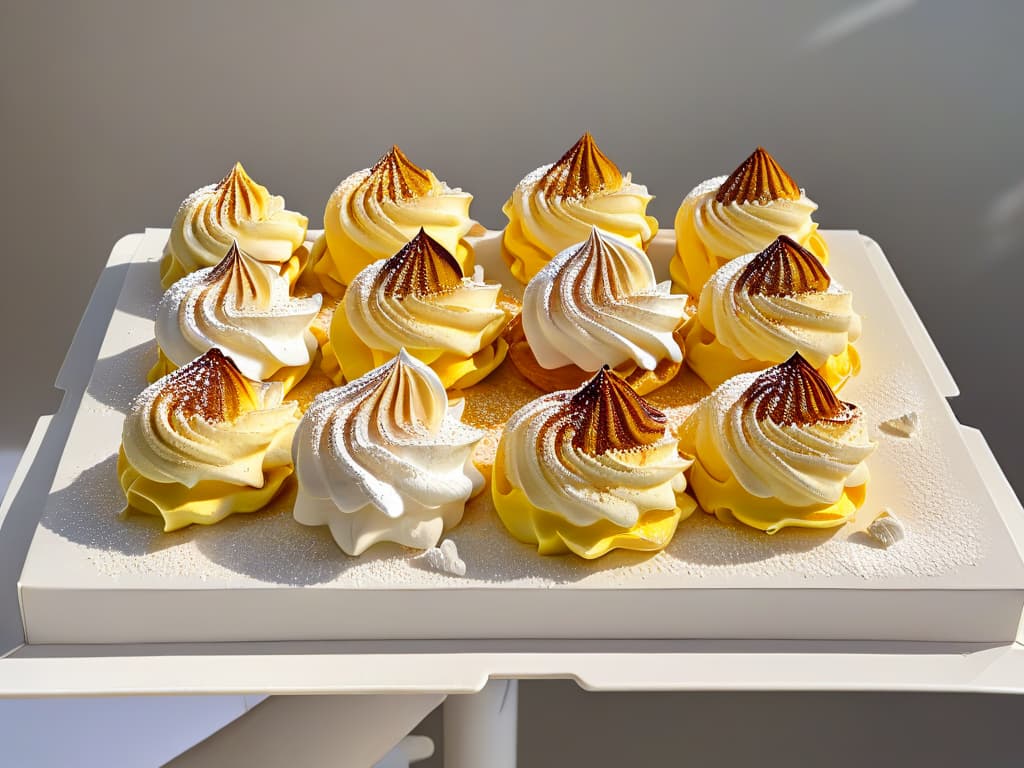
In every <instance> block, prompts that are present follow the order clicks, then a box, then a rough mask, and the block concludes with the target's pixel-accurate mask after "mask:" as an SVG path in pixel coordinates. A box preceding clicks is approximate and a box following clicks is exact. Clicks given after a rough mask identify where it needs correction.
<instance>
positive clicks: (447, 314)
mask: <svg viewBox="0 0 1024 768" xmlns="http://www.w3.org/2000/svg"><path fill="white" fill-rule="evenodd" d="M517 309H518V307H517V306H516V302H515V300H514V299H512V298H511V297H510V296H507V295H503V294H502V291H501V285H499V284H498V283H493V282H484V281H482V280H478V279H476V278H471V277H463V273H462V267H461V266H460V265H459V263H458V261H457V260H456V259H455V258H454V256H452V254H451V253H449V252H448V251H447V250H445V248H444V246H443V245H441V243H439V242H438V241H436V240H435V239H434V238H432V237H431V236H430V235H428V234H427V233H426V231H425V230H422V229H421V230H420V231H419V233H418V234H417V235H416V236H415V237H413V238H412V240H410V241H409V242H408V243H406V244H405V245H404V246H403V247H402V249H401V250H399V251H398V253H396V254H395V255H394V256H392V257H391V258H389V259H386V260H384V261H375V262H374V263H372V264H370V265H369V266H367V267H366V268H365V269H364V270H362V271H361V272H360V273H359V274H358V275H356V277H355V279H354V280H353V281H352V284H351V285H350V286H349V287H348V290H347V291H346V292H345V296H344V298H343V299H342V303H341V304H340V305H339V306H338V308H337V310H336V311H335V313H334V317H333V319H332V320H331V326H330V331H329V334H328V341H327V343H326V344H325V345H324V347H323V363H322V365H323V369H324V372H325V373H327V375H328V376H330V377H331V378H332V380H333V381H334V383H335V384H341V383H342V382H343V381H351V380H353V379H357V378H359V377H360V376H362V375H363V374H365V373H366V372H368V371H370V370H372V369H374V368H377V367H378V366H380V365H383V364H384V363H385V362H387V361H388V360H390V359H391V358H392V357H394V356H395V355H396V354H398V351H399V350H400V349H404V350H405V351H406V352H407V353H408V354H410V355H412V356H413V357H416V358H418V359H419V360H421V361H423V362H424V363H426V364H427V365H429V366H430V367H431V368H432V369H433V370H434V372H435V373H436V374H437V375H438V376H439V377H440V379H441V383H442V384H444V386H445V388H447V389H453V388H454V389H459V388H464V387H468V386H471V385H473V384H476V383H477V382H479V381H481V380H482V379H483V378H484V377H486V376H487V375H488V374H489V373H490V372H491V371H493V370H494V369H495V368H497V367H498V365H500V364H501V362H502V361H503V360H504V359H505V354H506V352H507V351H508V343H507V342H506V341H505V339H504V338H502V335H501V334H502V332H503V331H504V330H505V327H506V326H507V325H508V322H509V320H510V319H511V316H512V314H513V312H514V311H515V310H517Z"/></svg>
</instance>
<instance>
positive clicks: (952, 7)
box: [0, 0, 1024, 766]
mask: <svg viewBox="0 0 1024 768" xmlns="http://www.w3.org/2000/svg"><path fill="white" fill-rule="evenodd" d="M482 6H483V4H480V5H478V4H474V3H464V4H463V3H453V2H446V1H445V0H434V2H430V3H418V4H413V3H392V2H376V3H372V4H365V5H363V6H359V7H356V6H350V5H349V4H345V3H330V2H319V3H278V4H274V5H266V6H264V5H262V4H254V3H244V2H241V1H240V0H239V1H237V2H217V3H200V2H176V3H161V4H157V3H149V4H137V3H132V2H128V1H127V0H123V1H121V2H104V1H102V0H96V1H94V2H89V3H72V2H63V3H56V2H46V1H45V0H44V1H42V2H32V3H28V2H23V3H17V4H7V5H6V7H5V8H4V10H3V12H2V23H0V104H3V116H4V120H3V134H2V136H3V141H4V145H5V149H6V151H5V152H4V162H3V175H4V179H3V184H2V186H0V190H2V191H0V195H2V196H3V205H2V210H3V211H4V221H5V222H6V227H5V235H6V239H5V258H4V279H3V281H0V327H2V328H3V329H4V331H3V332H2V333H0V359H2V360H3V361H5V363H6V365H5V368H4V373H5V375H4V377H3V385H2V387H3V389H2V392H3V394H4V397H3V398H0V448H19V447H20V446H21V445H23V443H24V442H25V441H26V440H27V438H28V435H29V432H30V430H31V427H32V425H33V424H34V422H35V419H36V418H37V416H38V415H39V414H40V413H42V412H44V411H46V410H49V409H51V408H52V407H53V403H54V395H53V391H52V382H53V379H54V376H55V375H56V372H57V369H58V367H59V365H60V362H61V360H62V358H63V355H64V352H65V350H66V349H67V346H68V344H69V343H70V340H71V337H72V334H73V332H74V329H75V327H76V324H77V322H78V319H79V317H80V316H81V314H82V311H83V310H84V308H85V306H86V303H87V301H88V297H89V293H90V291H91V289H92V286H93V285H94V284H95V282H96V279H97V277H98V276H99V274H100V271H101V269H102V267H103V265H104V263H105V261H106V259H107V256H108V254H109V252H110V248H111V247H112V245H113V244H114V242H115V241H116V240H117V239H118V238H119V237H120V236H121V235H123V234H125V233H127V232H135V231H141V230H142V229H143V228H144V227H146V226H168V225H169V224H170V221H171V219H172V217H173V215H174V212H175V210H176V208H177V205H178V203H179V202H180V201H181V199H182V198H183V197H185V196H186V195H187V194H188V193H189V192H191V191H192V190H193V189H195V188H197V187H199V186H202V185H204V184H207V183H211V182H214V181H216V180H218V179H219V178H220V177H221V176H222V175H223V174H224V173H225V172H226V171H227V170H228V168H229V167H230V166H231V164H232V163H233V162H234V161H236V160H241V161H243V162H244V163H245V165H246V167H247V169H248V170H249V171H250V172H251V174H252V175H253V176H254V178H256V179H257V180H258V181H260V182H262V183H264V184H266V185H267V186H269V187H270V189H271V190H272V191H273V192H275V193H278V194H283V195H285V197H286V198H287V201H288V204H289V207H290V208H292V209H295V210H300V211H303V212H305V213H307V214H308V215H309V216H310V219H311V225H312V226H314V227H318V226H320V222H321V220H322V219H321V216H322V211H323V205H324V203H325V201H326V199H327V196H328V195H329V193H330V192H331V190H332V189H333V188H334V186H335V185H336V184H337V182H338V181H340V180H341V179H342V178H343V177H344V176H346V175H347V174H348V173H350V172H351V171H353V170H356V169H359V168H364V167H366V166H368V165H370V164H372V162H373V161H374V160H375V159H376V158H377V156H379V155H380V154H381V153H382V152H384V151H385V150H386V149H387V148H388V146H389V145H390V144H391V143H398V144H400V145H401V146H402V147H403V149H405V150H406V151H407V153H408V154H409V155H410V157H411V158H412V159H413V160H414V161H415V162H417V163H419V164H421V165H424V166H426V167H429V168H431V169H432V170H434V171H436V172H437V173H438V175H439V176H440V177H441V178H443V179H446V180H447V181H449V182H450V183H451V184H453V185H459V186H462V187H463V188H465V189H467V190H468V191H470V192H472V193H473V194H474V195H475V201H474V204H473V208H472V213H473V215H474V216H475V217H476V218H477V219H479V220H480V221H481V222H483V223H484V224H486V225H487V226H490V227H497V226H501V225H502V224H503V217H502V216H501V214H500V206H501V204H502V202H503V201H504V199H505V198H506V196H507V195H508V193H509V192H510V191H511V189H512V187H513V185H514V184H515V183H516V181H517V180H518V179H519V178H520V177H521V176H523V175H524V174H526V173H527V172H528V171H530V170H532V169H533V168H535V167H537V166H538V165H541V164H543V163H546V162H551V161H553V160H555V159H556V158H557V157H558V156H559V155H560V154H561V153H562V151H564V150H565V149H566V148H567V147H568V146H569V145H570V144H572V142H573V141H574V140H575V139H576V138H578V136H579V135H580V134H581V133H582V132H583V131H584V130H590V131H591V132H593V133H594V135H595V136H596V138H597V140H598V142H599V143H600V145H601V146H602V148H603V149H604V150H605V151H606V152H607V153H608V154H609V155H610V156H611V157H612V158H613V159H614V160H615V161H616V162H617V163H618V164H619V166H620V167H621V168H622V169H623V170H624V171H625V170H629V171H632V172H633V175H634V178H635V179H636V180H637V181H639V182H640V183H643V184H646V185H647V186H648V187H649V188H650V190H651V192H652V193H653V194H655V195H657V199H656V200H655V201H654V203H653V204H652V206H651V210H652V212H653V213H654V214H655V215H656V216H657V217H658V218H659V220H660V221H661V223H662V226H663V227H666V228H667V227H671V225H672V219H673V216H674V214H675V210H676V207H677V206H678V204H679V202H680V200H681V199H682V197H683V196H684V195H685V194H686V192H687V191H688V190H689V189H690V188H691V187H692V186H693V185H695V184H696V183H697V182H699V181H701V180H702V179H705V178H707V177H710V176H713V175H717V174H721V173H727V172H729V171H731V170H732V168H733V167H734V166H735V165H736V164H737V163H738V162H739V161H740V160H742V159H743V158H744V157H745V156H746V155H747V154H748V153H749V152H750V151H751V150H752V149H753V148H754V147H755V146H756V145H757V144H763V145H765V146H766V147H768V148H769V149H770V150H771V151H772V152H773V153H774V154H775V155H776V157H777V158H778V159H779V160H780V161H781V162H782V164H783V165H784V166H785V167H786V168H787V170H789V171H790V173H791V174H792V175H793V176H794V177H795V178H796V179H797V181H798V182H799V183H800V184H801V185H802V186H804V187H805V188H806V189H807V191H808V193H809V195H810V196H811V197H812V198H813V199H814V200H816V201H817V202H818V203H819V204H820V206H821V208H820V211H819V214H818V216H817V219H818V221H819V222H821V224H822V225H823V226H824V227H826V228H858V229H861V230H862V231H864V232H865V233H867V234H870V235H871V236H873V237H874V238H875V239H877V240H878V242H879V243H880V244H881V245H882V248H883V249H884V250H885V252H886V254H887V255H888V257H889V259H890V261H891V262H892V264H893V266H894V268H895V270H896V273H897V274H898V275H899V277H900V279H901V281H902V282H903V284H904V286H905V287H906V289H907V292H908V293H909V294H910V297H911V299H912V300H913V302H914V304H915V306H916V307H917V310H918V312H919V313H920V314H921V316H922V318H923V319H924V321H925V324H926V325H927V327H928V329H929V330H930V332H931V333H932V335H933V337H934V338H935V341H936V343H937V345H938V347H939V349H940V351H941V352H942V354H943V356H944V358H945V360H946V361H947V363H948V365H949V367H950V368H951V370H952V372H953V375H954V377H955V378H956V379H957V381H958V382H959V384H960V388H961V390H962V392H963V394H962V395H961V396H960V397H959V398H957V399H956V400H955V401H954V408H955V410H956V412H957V414H958V416H959V417H960V419H961V420H962V421H963V422H964V423H966V424H971V425H974V426H977V427H979V428H981V429H982V430H983V431H984V433H985V435H986V437H987V438H988V440H989V441H990V443H991V444H992V446H993V448H994V450H995V453H996V456H997V457H998V458H999V460H1000V462H1001V464H1002V466H1003V468H1004V470H1005V471H1006V473H1007V475H1008V476H1009V477H1010V480H1011V482H1012V483H1013V484H1014V485H1015V487H1016V489H1017V491H1018V492H1019V493H1020V492H1024V463H1022V462H1021V461H1020V458H1021V455H1022V452H1021V449H1020V437H1019V435H1020V433H1021V429H1022V427H1024V416H1022V409H1021V408H1020V407H1019V404H1018V402H1019V401H1018V398H1019V395H1018V389H1019V386H1020V385H1019V382H1020V381H1021V378H1022V374H1024V358H1022V356H1021V355H1020V346H1021V345H1020V340H1019V337H1018V333H1019V328H1020V327H1021V326H1022V324H1024V302H1022V301H1021V292H1022V287H1024V258H1022V257H1024V245H1022V244H1024V166H1022V163H1021V162H1020V158H1021V150H1020V137H1021V136H1022V135H1024V77H1021V74H1022V72H1024V49H1022V46H1021V45H1020V44H1019V36H1020V33H1021V30H1022V29H1024V4H1022V3H1019V2H1013V1H1010V0H1007V1H1006V2H988V3H985V2H982V3H954V2H948V1H947V2H914V0H870V1H869V2H839V1H838V0H786V1H785V2H778V3H759V4H754V3H738V2H731V1H728V0H726V1H723V2H718V3H714V4H706V5H700V4H696V3H677V2H669V1H668V0H666V2H660V3H656V2H630V3H615V4H613V3H597V2H579V1H576V2H564V3H551V2H538V1H537V0H523V1H521V2H518V3H503V4H500V5H499V4H494V5H493V6H489V7H482ZM865 322H866V323H870V322H871V318H865ZM1019 703H1020V699H1014V698H1010V697H973V696H913V697H910V696H881V695H877V696H876V695H871V696H868V695H862V696H849V695H845V696H840V695H831V694H828V695H825V694H822V695H811V696H802V697H801V696H789V695H769V694H759V695H748V696H728V695H725V694H701V695H678V696H639V695H615V696H603V697H595V696H586V695H584V694H582V693H581V692H579V691H577V690H576V689H574V688H573V687H572V686H571V684H569V683H526V684H524V688H523V694H522V697H521V705H522V708H523V718H522V724H521V733H522V735H523V742H522V746H521V749H522V756H523V760H522V761H521V764H523V765H536V766H542V765H570V764H588V765H594V766H599V765H623V764H627V763H628V764H634V765H657V764H660V763H659V759H658V756H659V755H660V756H662V758H661V760H665V761H667V760H669V758H668V755H670V754H675V755H686V756H688V757H691V758H692V759H694V760H700V761H701V762H704V763H707V762H709V760H710V762H711V763H712V764H743V763H747V762H750V760H751V759H754V760H756V761H757V762H759V763H761V764H765V765H775V764H779V765H783V764H792V759H793V757H794V755H797V754H799V755H801V756H802V755H814V756H815V757H814V758H811V759H808V760H804V762H812V763H815V762H816V763H819V764H825V763H827V764H830V765H853V764H855V763H854V760H855V756H857V755H862V754H863V753H864V752H865V751H870V753H871V754H872V755H879V756H884V758H883V759H882V761H881V762H882V763H884V764H889V763H896V762H907V760H908V759H910V760H911V762H914V761H918V762H922V761H923V762H928V763H929V764H933V765H955V764H971V763H974V764H986V765H997V764H1012V763H1014V762H1015V757H1016V752H1017V751H1019V744H1017V743H1016V742H1014V741H1013V739H1012V738H1009V735H1010V734H1013V733H1015V732H1016V731H1015V730H1014V729H1013V728H1012V727H1011V726H1010V724H1011V723H1016V722H1018V721H1019V719H1020V715H1021V712H1020V706H1019ZM936 723H957V725H956V726H955V727H952V728H938V729H936V728H935V724H936ZM983 724H984V734H985V735H984V737H983V736H982V725H983ZM972 726H973V727H972ZM751 728H753V730H750V729H751ZM595 734H605V735H604V736H602V737H601V738H600V739H597V738H596V737H595ZM736 734H741V738H737V737H736ZM993 734H1001V735H1002V736H1005V737H1007V738H1005V739H1004V740H1000V739H998V738H993ZM978 750H985V752H984V753H982V752H979V751H978ZM982 754H984V755H986V757H980V756H981V755H982ZM1009 755H1014V756H1015V757H1014V758H1010V757H1008V756H1009ZM1000 760H1003V762H999V761H1000ZM844 761H845V762H844ZM434 764H438V765H439V763H434ZM665 764H668V763H667V762H666V763H665ZM858 764H859V763H858Z"/></svg>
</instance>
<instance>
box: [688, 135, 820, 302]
mask: <svg viewBox="0 0 1024 768" xmlns="http://www.w3.org/2000/svg"><path fill="white" fill-rule="evenodd" d="M817 208H818V206H817V204H816V203H814V201H812V200H811V199H810V198H808V197H807V195H806V194H805V193H804V191H803V190H802V189H800V188H799V187H798V186H797V184H796V182H795V181H794V180H793V179H792V177H791V176H790V175H789V174H788V173H786V172H785V171H784V170H783V169H782V167H781V166H780V165H779V164H778V162H777V161H776V160H775V158H773V157H772V156H771V155H770V154H769V153H768V152H767V151H766V150H765V149H764V148H763V147H758V148H757V149H756V150H755V151H754V152H753V153H752V154H751V155H750V157H748V158H747V159H746V160H744V161H743V163H741V164H740V166H739V167H738V168H737V169H736V170H735V171H733V173H732V174H731V175H729V176H719V177H716V178H713V179H708V180H707V181H705V182H703V183H701V184H699V185H698V186H697V187H695V188H694V189H693V190H692V191H691V192H690V193H689V194H688V195H687V196H686V198H685V199H684V200H683V202H682V204H681V205H680V206H679V210H678V212H677V213H676V219H675V231H676V252H675V256H674V257H673V259H672V262H671V265H670V270H671V274H672V281H673V283H674V284H675V285H676V287H677V289H678V290H680V291H682V292H684V293H690V294H694V295H698V294H699V293H700V291H701V289H702V288H703V286H704V283H705V282H707V280H708V279H709V278H710V277H711V275H712V274H713V273H714V272H715V270H717V269H718V268H719V267H720V266H722V265H723V264H725V263H726V262H727V261H730V260H732V259H734V258H736V257H737V256H742V255H743V254H747V253H754V252H759V251H761V250H763V249H764V248H766V247H767V246H768V245H769V244H770V243H771V242H772V241H773V240H775V238H776V237H778V236H779V235H788V236H789V237H791V238H793V239H794V240H796V241H797V242H798V243H799V244H800V245H802V246H803V247H805V248H807V249H808V250H809V251H811V252H812V253H814V255H815V256H817V257H818V259H819V260H820V261H821V262H822V263H823V264H827V263H828V246H827V245H826V244H825V241H824V239H822V237H821V235H820V234H818V225H817V224H816V223H815V222H814V220H813V219H812V214H813V213H814V211H816V210H817Z"/></svg>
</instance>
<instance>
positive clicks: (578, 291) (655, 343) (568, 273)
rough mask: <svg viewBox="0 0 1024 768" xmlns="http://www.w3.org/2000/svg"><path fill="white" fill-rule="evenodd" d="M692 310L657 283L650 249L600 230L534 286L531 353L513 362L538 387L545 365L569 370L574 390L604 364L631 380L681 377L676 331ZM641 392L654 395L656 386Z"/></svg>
mask: <svg viewBox="0 0 1024 768" xmlns="http://www.w3.org/2000/svg"><path fill="white" fill-rule="evenodd" d="M686 303H687V297H686V296H681V295H678V294H672V292H671V285H670V284H669V283H668V282H667V281H666V282H664V283H658V282H657V281H656V280H655V277H654V269H653V267H652V266H651V262H650V260H649V259H648V258H647V255H646V254H645V253H644V252H643V251H642V250H640V249H639V248H637V247H636V246H634V245H632V244H631V243H629V242H628V241H626V240H622V239H620V238H618V237H615V236H614V235H611V234H609V233H607V232H603V231H601V230H599V229H597V228H596V227H593V228H591V231H590V236H589V237H588V238H587V239H586V240H585V241H584V242H582V243H577V244H575V245H573V246H570V247H569V248H566V249H565V250H564V251H562V252H561V253H559V254H558V255H557V256H556V257H555V258H554V259H552V260H551V261H550V262H549V263H548V264H547V265H545V266H544V267H543V268H542V269H541V270H540V272H538V273H537V274H536V276H535V277H534V278H533V279H532V280H531V281H530V282H529V284H528V285H527V286H526V291H525V293H524V294H523V312H522V315H521V317H522V330H523V334H524V335H525V339H526V342H527V344H528V346H529V350H528V352H529V354H527V352H526V350H518V349H517V350H516V351H515V352H514V353H513V358H512V359H513V362H515V363H516V365H517V366H519V367H521V369H522V368H525V369H526V370H523V371H522V372H523V374H524V375H525V376H526V377H527V378H528V379H530V380H533V381H542V380H543V379H544V378H546V377H544V376H543V374H541V376H537V375H535V374H536V373H537V371H536V370H535V369H536V367H537V366H539V367H540V368H543V369H547V370H549V371H555V370H556V369H563V368H566V367H569V368H570V369H573V370H574V374H573V375H572V376H571V377H570V378H568V379H565V378H562V377H559V378H558V379H556V380H563V381H565V382H566V383H567V384H568V385H569V386H573V385H577V384H579V383H580V382H582V381H585V380H586V379H587V378H589V377H590V376H591V375H592V374H593V373H594V372H595V371H597V370H599V369H600V368H601V367H602V366H604V365H608V366H611V367H612V368H615V369H616V372H618V373H620V374H621V375H622V376H624V377H629V376H631V375H632V374H633V373H634V372H639V373H640V374H642V373H643V372H645V371H654V370H655V369H658V368H659V366H660V367H665V366H666V364H667V365H669V366H671V365H672V364H674V367H675V369H676V370H678V364H679V363H680V362H681V361H682V359H683V351H682V349H681V347H680V343H679V340H678V338H677V336H676V331H677V330H678V329H679V328H680V326H682V324H683V323H684V321H685V320H686V315H687V310H686ZM672 373H674V371H672ZM630 383H631V384H633V382H632V381H630ZM659 383H664V381H659ZM636 388H637V390H638V391H639V392H640V394H646V392H647V391H650V390H651V389H653V388H654V387H653V386H651V387H646V388H644V389H643V390H641V388H640V387H636Z"/></svg>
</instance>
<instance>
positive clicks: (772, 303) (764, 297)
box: [686, 235, 861, 390]
mask: <svg viewBox="0 0 1024 768" xmlns="http://www.w3.org/2000/svg"><path fill="white" fill-rule="evenodd" d="M860 331H861V321H860V316H859V315H858V314H857V313H856V312H854V311H853V297H852V295H851V294H850V292H849V291H847V290H846V289H844V288H843V286H841V285H840V284H839V283H838V282H837V281H835V280H833V279H831V278H830V277H829V274H828V272H826V271H825V268H824V267H823V266H822V265H821V262H819V261H818V259H817V258H816V257H815V256H814V255H813V254H812V253H810V252H809V251H807V250H805V249H804V248H802V247H800V245H798V244H797V243H796V241H794V240H792V239H790V238H789V237H787V236H785V235H780V236H779V238H778V239H776V240H775V242H773V243H772V244H771V245H769V246H768V247H767V248H766V249H765V250H763V251H761V253H748V254H746V255H744V256H739V257H737V258H735V259H733V260H732V261H728V262H726V263H725V264H723V265H722V266H721V267H719V269H718V270H717V271H716V272H715V274H714V275H713V276H712V277H711V279H710V280H709V281H708V282H707V283H705V284H704V288H703V289H702V291H701V294H700V302H699V304H698V308H697V317H696V320H695V322H693V323H692V324H691V325H690V326H689V327H688V330H687V335H686V363H687V365H689V366H690V368H691V369H693V371H694V372H695V373H696V374H697V375H698V376H700V377H701V378H702V379H703V380H704V382H705V383H706V384H707V385H708V386H710V387H716V386H718V385H719V384H721V383H722V382H723V381H725V380H726V379H728V378H731V377H732V376H735V375H736V374H738V373H744V372H750V371H759V370H763V369H765V368H768V367H770V366H772V365H777V364H779V363H782V362H785V361H786V360H788V359H789V358H790V357H792V355H793V353H794V352H799V353H800V354H801V356H803V358H804V359H805V360H807V362H809V363H810V364H811V365H812V366H814V367H815V368H816V369H817V370H818V372H819V373H820V374H821V375H822V376H824V377H825V380H826V381H827V382H828V383H829V386H831V387H832V389H833V390H838V389H839V388H840V387H842V385H843V384H845V383H846V381H847V380H848V379H849V378H850V377H851V376H853V375H855V374H856V373H857V372H859V370H860V356H859V355H858V354H857V351H856V349H855V348H854V347H853V345H852V343H851V342H854V341H856V340H857V338H858V337H859V336H860Z"/></svg>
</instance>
